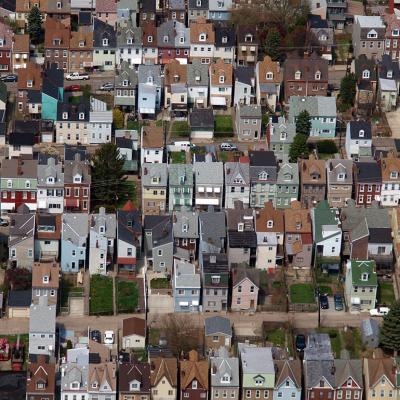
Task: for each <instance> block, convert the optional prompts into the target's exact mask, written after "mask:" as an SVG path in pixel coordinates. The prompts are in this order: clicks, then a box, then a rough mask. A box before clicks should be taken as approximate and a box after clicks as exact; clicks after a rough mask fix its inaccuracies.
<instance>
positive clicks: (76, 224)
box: [62, 213, 89, 246]
mask: <svg viewBox="0 0 400 400" xmlns="http://www.w3.org/2000/svg"><path fill="white" fill-rule="evenodd" d="M88 218H89V216H88V214H86V213H64V214H63V221H62V240H67V241H69V242H71V243H73V244H74V245H75V246H82V245H83V243H86V239H87V236H88V233H89V224H88Z"/></svg>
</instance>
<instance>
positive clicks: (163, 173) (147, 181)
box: [142, 147, 168, 187]
mask: <svg viewBox="0 0 400 400" xmlns="http://www.w3.org/2000/svg"><path fill="white" fill-rule="evenodd" d="M142 148H143V147H142ZM153 178H158V181H157V182H153ZM167 181H168V170H167V164H165V163H161V164H152V163H144V164H143V165H142V185H143V186H154V187H160V186H162V187H166V186H167Z"/></svg>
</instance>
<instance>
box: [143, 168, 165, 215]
mask: <svg viewBox="0 0 400 400" xmlns="http://www.w3.org/2000/svg"><path fill="white" fill-rule="evenodd" d="M167 191H168V172H167V165H166V164H163V163H160V164H150V163H144V164H142V210H143V214H145V215H160V214H163V213H164V212H165V211H166V209H167Z"/></svg>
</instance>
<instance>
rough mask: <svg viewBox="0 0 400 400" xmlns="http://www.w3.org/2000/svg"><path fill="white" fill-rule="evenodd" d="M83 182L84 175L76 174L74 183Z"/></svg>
mask: <svg viewBox="0 0 400 400" xmlns="http://www.w3.org/2000/svg"><path fill="white" fill-rule="evenodd" d="M81 182H82V177H81V176H80V175H75V176H74V183H81Z"/></svg>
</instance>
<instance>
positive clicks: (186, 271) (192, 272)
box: [174, 260, 201, 288]
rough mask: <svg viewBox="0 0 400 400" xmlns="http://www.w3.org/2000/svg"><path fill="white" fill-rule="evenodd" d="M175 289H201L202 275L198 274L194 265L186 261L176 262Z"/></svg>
mask: <svg viewBox="0 0 400 400" xmlns="http://www.w3.org/2000/svg"><path fill="white" fill-rule="evenodd" d="M175 262H176V264H175V274H174V275H175V278H174V279H175V285H174V287H175V288H200V287H201V285H200V274H198V273H196V268H195V266H194V265H193V264H191V263H189V262H186V261H179V260H176V261H175Z"/></svg>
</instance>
